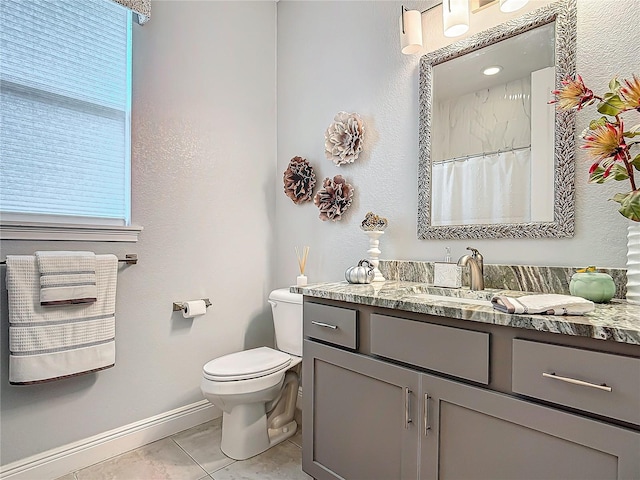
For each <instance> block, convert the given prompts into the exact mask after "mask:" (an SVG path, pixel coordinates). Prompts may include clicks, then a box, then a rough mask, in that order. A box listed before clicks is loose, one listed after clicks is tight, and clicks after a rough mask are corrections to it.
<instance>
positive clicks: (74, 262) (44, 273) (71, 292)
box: [36, 251, 98, 306]
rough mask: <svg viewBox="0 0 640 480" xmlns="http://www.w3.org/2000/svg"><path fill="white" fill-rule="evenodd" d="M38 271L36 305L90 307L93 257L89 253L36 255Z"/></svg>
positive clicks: (94, 290) (93, 292)
mask: <svg viewBox="0 0 640 480" xmlns="http://www.w3.org/2000/svg"><path fill="white" fill-rule="evenodd" d="M36 260H37V263H38V269H39V271H40V305H42V306H61V305H77V304H81V303H93V302H95V301H96V296H97V294H98V291H97V288H96V256H95V254H94V253H93V252H64V251H62V252H58V251H39V252H36Z"/></svg>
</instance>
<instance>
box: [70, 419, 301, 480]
mask: <svg viewBox="0 0 640 480" xmlns="http://www.w3.org/2000/svg"><path fill="white" fill-rule="evenodd" d="M221 425H222V418H218V419H216V420H212V421H210V422H207V423H203V424H202V425H198V426H196V427H193V428H191V429H189V430H185V431H183V432H179V433H176V434H175V435H172V436H170V437H166V438H163V439H161V440H158V441H156V442H153V443H150V444H148V445H145V446H143V447H140V448H138V449H136V450H131V451H130V452H126V453H123V454H122V455H118V456H116V457H113V458H110V459H108V460H105V461H104V462H101V463H97V464H95V465H91V466H90V467H87V468H83V469H82V470H78V471H77V472H73V473H70V474H68V475H65V476H63V477H60V478H59V479H58V480H103V479H104V480H106V479H114V480H164V479H175V480H201V479H202V480H211V479H213V480H254V479H261V480H299V479H305V480H307V479H311V477H310V476H308V475H307V474H306V473H304V472H303V471H302V433H301V431H300V429H298V432H296V434H295V435H294V436H293V437H291V438H290V439H289V440H285V441H284V442H282V443H280V444H279V445H276V446H275V447H273V448H270V449H269V450H267V451H266V452H264V453H261V454H260V455H257V456H255V457H253V458H250V459H248V460H243V461H236V460H232V459H230V458H228V457H226V456H225V455H224V453H222V451H221V450H220V440H221V436H222V428H221Z"/></svg>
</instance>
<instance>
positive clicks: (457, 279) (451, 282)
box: [433, 247, 462, 288]
mask: <svg viewBox="0 0 640 480" xmlns="http://www.w3.org/2000/svg"><path fill="white" fill-rule="evenodd" d="M433 286H434V287H448V288H460V287H461V286H462V269H461V268H460V267H459V266H458V265H456V264H455V263H451V248H449V247H446V248H445V254H444V262H434V264H433Z"/></svg>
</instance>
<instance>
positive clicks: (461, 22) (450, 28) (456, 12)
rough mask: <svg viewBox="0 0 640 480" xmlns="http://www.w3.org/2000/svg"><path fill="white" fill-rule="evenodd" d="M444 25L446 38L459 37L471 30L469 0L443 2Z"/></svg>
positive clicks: (445, 0) (447, 0) (444, 0)
mask: <svg viewBox="0 0 640 480" xmlns="http://www.w3.org/2000/svg"><path fill="white" fill-rule="evenodd" d="M442 23H443V28H444V36H445V37H458V36H460V35H462V34H464V33H465V32H466V31H467V30H469V2H468V0H443V2H442Z"/></svg>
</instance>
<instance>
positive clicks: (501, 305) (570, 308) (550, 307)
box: [491, 293, 595, 315]
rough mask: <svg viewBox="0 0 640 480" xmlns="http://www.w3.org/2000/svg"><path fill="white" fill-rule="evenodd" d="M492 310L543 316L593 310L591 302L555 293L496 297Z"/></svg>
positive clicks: (573, 313)
mask: <svg viewBox="0 0 640 480" xmlns="http://www.w3.org/2000/svg"><path fill="white" fill-rule="evenodd" d="M491 303H492V304H493V308H495V309H496V310H500V311H501V312H505V313H533V314H535V313H541V314H545V315H584V314H585V313H589V312H592V311H593V310H594V309H595V305H594V304H593V302H591V301H589V300H586V299H584V298H581V297H574V296H572V295H559V294H556V293H549V294H541V295H524V296H522V297H517V298H515V297H507V296H503V295H501V296H496V297H493V298H492V299H491Z"/></svg>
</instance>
